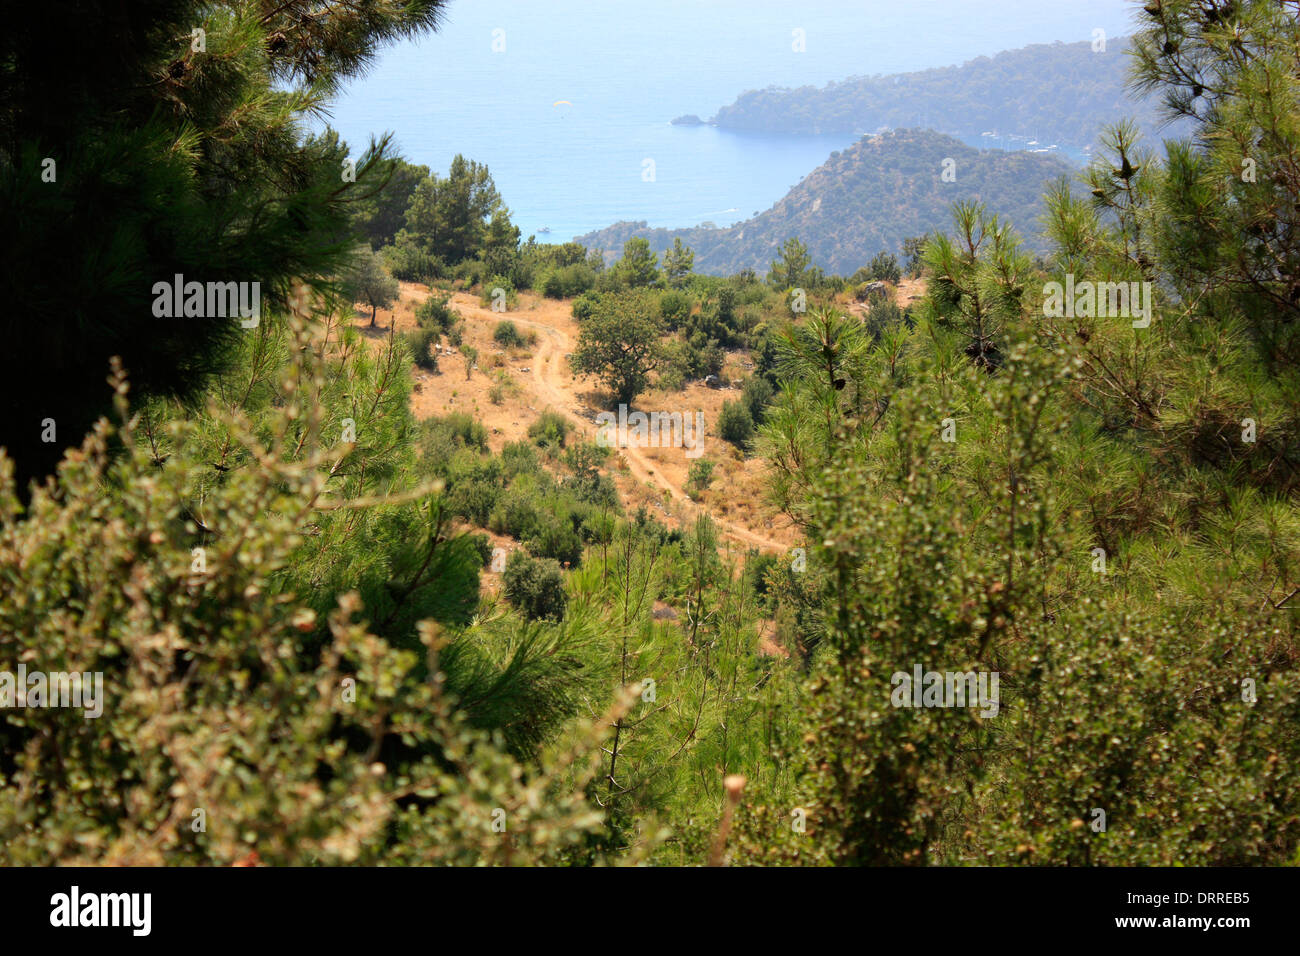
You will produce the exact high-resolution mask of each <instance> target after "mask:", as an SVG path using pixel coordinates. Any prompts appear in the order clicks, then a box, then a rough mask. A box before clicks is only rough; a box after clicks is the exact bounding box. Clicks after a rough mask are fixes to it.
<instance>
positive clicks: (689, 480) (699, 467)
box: [686, 458, 714, 498]
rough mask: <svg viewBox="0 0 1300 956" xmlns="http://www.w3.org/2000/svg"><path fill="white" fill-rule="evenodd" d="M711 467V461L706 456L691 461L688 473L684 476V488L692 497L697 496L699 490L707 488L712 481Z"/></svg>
mask: <svg viewBox="0 0 1300 956" xmlns="http://www.w3.org/2000/svg"><path fill="white" fill-rule="evenodd" d="M713 467H714V466H713V462H711V461H709V460H708V459H706V458H700V459H699V460H697V461H695V462H692V463H691V469H690V473H689V474H688V475H687V477H686V488H687V490H688V491H689V492H690V493H691V497H692V498H697V497H698V496H699V493H700V492H702V491H707V490H708V487H709V483H710V482H712V481H713Z"/></svg>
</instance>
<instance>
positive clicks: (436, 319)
mask: <svg viewBox="0 0 1300 956" xmlns="http://www.w3.org/2000/svg"><path fill="white" fill-rule="evenodd" d="M449 301H451V300H450V299H449V298H448V297H447V296H439V295H430V296H429V297H428V298H426V299H425V300H424V301H423V302H421V303H420V304H419V305H417V306H416V307H415V321H416V324H418V325H419V326H420V328H422V329H430V330H434V331H437V332H441V333H442V334H443V335H446V334H447V333H448V332H449V331H450V330H451V329H452V327H454V326H455V325H457V324H458V323H459V322H460V321H461V318H460V313H458V312H457V311H455V310H454V309H452V308H451V307H450V306H448V305H447V303H448V302H449Z"/></svg>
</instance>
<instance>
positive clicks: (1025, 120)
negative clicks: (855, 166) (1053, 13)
mask: <svg viewBox="0 0 1300 956" xmlns="http://www.w3.org/2000/svg"><path fill="white" fill-rule="evenodd" d="M1128 48H1129V41H1128V40H1127V38H1119V39H1113V40H1111V41H1110V42H1109V43H1108V44H1107V47H1106V52H1105V53H1094V52H1093V50H1092V44H1091V43H1090V42H1083V43H1069V44H1066V43H1054V44H1038V45H1035V46H1028V47H1024V48H1022V49H1019V50H1009V51H1006V52H1003V53H999V54H997V55H996V56H994V57H991V58H990V57H980V58H978V59H975V60H971V61H970V62H968V63H965V64H963V65H961V66H953V67H944V68H941V69H932V70H924V71H921V72H917V73H903V74H898V75H892V76H866V77H853V78H851V79H848V80H845V81H843V82H840V83H831V84H829V85H827V86H825V87H813V86H805V87H800V88H798V89H781V88H775V87H773V88H769V89H765V90H757V91H754V90H751V91H748V92H746V93H744V94H742V95H741V96H740V97H739V98H738V99H737V100H736V102H735V103H733V104H731V105H730V106H725V107H723V108H722V109H721V110H719V111H718V115H717V116H716V117H714V119H713V123H714V124H715V125H717V126H719V127H721V128H724V129H734V130H751V131H761V132H769V133H802V134H818V133H866V132H872V131H875V130H877V129H879V128H880V127H882V126H888V127H902V126H926V127H929V128H933V129H938V130H943V131H945V132H949V133H952V134H953V135H957V136H963V137H969V136H979V135H980V134H981V133H983V132H986V131H997V132H999V133H1001V134H1003V135H1007V134H1020V135H1024V136H1032V137H1034V138H1036V139H1038V140H1039V141H1040V142H1043V143H1053V144H1058V145H1061V146H1070V147H1074V148H1076V149H1083V148H1084V147H1087V146H1091V145H1092V144H1093V143H1094V142H1095V141H1096V138H1097V133H1098V131H1099V130H1100V129H1101V128H1102V127H1103V126H1104V125H1105V124H1107V123H1113V122H1115V121H1116V120H1118V119H1121V118H1123V117H1126V116H1128V117H1132V118H1133V119H1135V120H1136V121H1137V122H1138V124H1139V126H1140V127H1141V128H1142V129H1143V130H1145V131H1146V132H1147V133H1148V134H1149V135H1157V134H1159V133H1160V132H1161V130H1162V123H1161V120H1160V117H1159V115H1158V110H1157V107H1158V103H1157V101H1156V100H1154V99H1147V100H1144V101H1138V100H1135V99H1134V98H1133V97H1131V96H1130V95H1129V94H1128V93H1127V91H1126V89H1125V86H1126V82H1127V70H1128V68H1129V65H1130V62H1131V58H1130V57H1129V56H1128V55H1127V50H1128ZM1168 132H1170V131H1169V130H1166V131H1165V133H1166V134H1167V133H1168Z"/></svg>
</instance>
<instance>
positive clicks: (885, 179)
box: [578, 130, 1076, 275]
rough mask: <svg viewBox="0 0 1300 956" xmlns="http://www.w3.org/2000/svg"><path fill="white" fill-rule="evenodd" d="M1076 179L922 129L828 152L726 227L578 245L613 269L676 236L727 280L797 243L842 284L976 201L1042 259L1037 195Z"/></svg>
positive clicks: (626, 230)
mask: <svg viewBox="0 0 1300 956" xmlns="http://www.w3.org/2000/svg"><path fill="white" fill-rule="evenodd" d="M946 159H951V160H953V161H954V162H955V164H956V165H955V167H954V168H955V173H956V182H944V181H943V178H942V173H943V168H944V160H946ZM1075 172H1076V169H1075V167H1073V166H1071V165H1070V164H1069V163H1067V162H1065V161H1064V160H1063V159H1060V158H1059V157H1057V156H1052V155H1049V154H1044V153H1025V152H1005V151H1002V150H977V149H972V148H971V147H969V146H966V145H965V144H963V143H961V142H960V141H958V140H955V139H952V138H951V137H949V136H943V135H941V134H939V133H935V132H931V131H928V130H927V131H924V132H922V131H919V130H896V131H893V132H890V133H885V134H882V135H878V136H866V137H863V138H862V139H861V140H859V141H858V142H857V143H855V144H854V145H853V146H851V147H849V148H848V149H846V150H844V151H843V152H838V153H832V154H831V157H830V159H828V160H827V161H826V162H825V163H823V164H822V165H821V166H819V167H818V168H817V169H815V170H813V171H812V172H811V173H809V174H808V175H807V176H806V177H805V178H804V179H803V181H802V182H801V183H799V185H797V186H795V187H794V189H792V190H791V191H790V192H789V193H787V194H786V196H785V198H784V199H782V200H781V201H780V202H778V203H777V204H776V205H775V206H773V207H772V208H771V209H769V210H768V211H767V212H765V213H761V214H760V215H758V216H756V217H755V218H753V219H748V220H746V221H745V222H741V223H737V224H736V225H734V226H731V227H729V228H726V229H714V228H706V227H697V228H693V229H649V228H647V227H646V224H645V223H644V222H620V223H616V224H615V225H613V226H610V227H609V228H607V229H602V230H600V231H598V232H593V233H589V234H587V235H585V236H580V237H579V238H578V241H579V242H581V243H582V244H583V245H585V246H587V247H588V248H589V249H599V250H600V251H601V252H603V253H604V255H605V257H606V259H607V260H610V261H612V260H613V259H614V258H617V257H618V256H619V255H621V253H622V251H623V243H624V242H626V241H627V240H628V239H630V238H632V237H633V236H644V237H645V238H647V239H649V240H650V246H651V248H652V249H654V251H655V252H663V251H664V250H665V249H668V248H670V247H671V246H672V243H673V239H674V237H677V236H680V237H681V239H682V242H684V243H686V244H687V245H689V246H690V247H691V248H693V249H694V250H695V269H696V271H697V272H701V273H705V274H713V275H730V274H732V273H735V272H739V271H740V270H741V269H746V268H748V269H753V270H755V271H756V272H758V273H760V274H764V273H766V272H767V270H768V268H769V266H770V265H771V262H772V260H773V259H774V258H776V255H777V250H778V249H779V248H780V246H781V244H782V243H783V242H785V240H786V239H788V238H789V237H791V236H796V237H798V238H799V239H800V240H801V241H802V242H803V243H805V244H806V245H807V246H808V249H809V251H810V253H811V254H812V260H813V263H814V264H815V265H818V266H820V267H821V268H823V269H825V270H826V271H827V272H829V273H838V274H841V275H849V274H852V273H853V272H855V271H856V270H857V269H858V268H859V267H861V266H864V265H866V264H867V262H868V260H870V259H871V257H872V256H874V255H875V254H876V253H878V252H880V251H881V250H887V251H890V252H893V253H895V254H898V253H901V251H902V245H903V240H904V239H905V238H907V237H909V236H920V235H924V234H925V233H927V232H930V231H932V230H936V229H949V228H951V225H952V218H951V212H952V204H953V203H955V202H957V201H958V200H961V199H978V200H981V201H983V202H984V203H985V204H986V205H987V206H988V207H989V210H990V211H991V212H995V213H997V214H998V215H1000V216H1002V217H1003V218H1004V219H1007V220H1009V221H1010V222H1012V223H1013V224H1014V225H1015V226H1016V228H1017V229H1018V230H1019V231H1020V233H1021V235H1022V237H1024V239H1025V240H1026V245H1028V246H1029V247H1031V248H1035V249H1040V250H1041V249H1043V248H1045V243H1044V241H1043V239H1042V237H1041V236H1040V235H1039V230H1038V223H1037V220H1038V217H1039V216H1040V215H1041V214H1042V211H1043V210H1042V197H1043V192H1044V189H1045V187H1046V185H1047V184H1048V183H1049V182H1050V181H1051V180H1054V179H1058V178H1060V177H1062V176H1072V175H1073V174H1075Z"/></svg>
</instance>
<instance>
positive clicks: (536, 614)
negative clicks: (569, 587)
mask: <svg viewBox="0 0 1300 956" xmlns="http://www.w3.org/2000/svg"><path fill="white" fill-rule="evenodd" d="M502 579H503V581H502V583H503V584H504V586H505V587H504V590H505V596H506V600H507V601H509V602H510V604H511V605H512V606H513V607H514V608H516V609H517V610H518V611H519V612H520V613H521V614H523V615H524V617H526V618H528V619H529V620H530V621H536V620H552V621H560V620H563V619H564V611H565V606H566V604H567V603H568V597H567V596H566V595H565V593H564V574H563V572H561V571H560V565H559V563H558V562H557V561H555V560H554V559H552V558H534V557H531V556H530V555H527V554H524V553H522V552H520V551H515V552H513V553H511V555H510V557H509V558H508V559H507V560H506V570H505V573H504V574H503V575H502Z"/></svg>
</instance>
